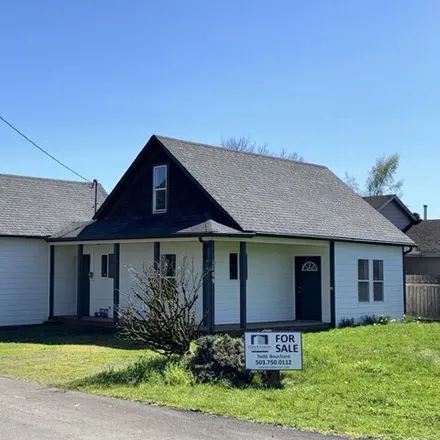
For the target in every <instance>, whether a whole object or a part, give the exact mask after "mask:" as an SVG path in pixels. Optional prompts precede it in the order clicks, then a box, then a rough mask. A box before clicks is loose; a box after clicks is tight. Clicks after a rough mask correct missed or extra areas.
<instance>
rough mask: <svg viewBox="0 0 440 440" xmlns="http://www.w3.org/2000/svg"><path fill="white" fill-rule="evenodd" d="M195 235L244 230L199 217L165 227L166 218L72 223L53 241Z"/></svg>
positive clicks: (235, 232) (55, 235)
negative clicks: (163, 219)
mask: <svg viewBox="0 0 440 440" xmlns="http://www.w3.org/2000/svg"><path fill="white" fill-rule="evenodd" d="M192 234H232V235H237V234H241V231H237V230H236V229H233V228H229V227H228V226H225V225H222V224H220V223H218V222H216V221H214V220H206V219H204V218H203V216H202V215H196V216H194V217H192V218H185V219H182V220H177V221H175V222H174V223H172V224H170V223H167V224H166V225H165V226H164V224H163V221H162V219H160V218H157V217H153V218H152V219H146V218H133V219H119V220H109V219H105V220H99V221H88V222H72V223H70V224H69V225H67V226H66V227H65V228H63V229H62V230H60V231H58V232H57V233H56V234H54V235H52V236H51V237H50V239H52V240H68V239H73V238H74V239H84V240H103V239H105V240H109V239H114V240H117V239H135V238H150V237H163V236H164V235H165V236H173V235H175V236H180V235H192Z"/></svg>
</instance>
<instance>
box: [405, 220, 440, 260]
mask: <svg viewBox="0 0 440 440" xmlns="http://www.w3.org/2000/svg"><path fill="white" fill-rule="evenodd" d="M407 234H408V235H409V237H410V238H412V239H413V240H414V241H415V242H416V244H417V248H416V249H414V250H413V251H412V252H411V255H419V256H430V255H440V220H422V221H421V222H420V223H418V224H416V225H414V226H412V227H411V229H410V230H409V231H407Z"/></svg>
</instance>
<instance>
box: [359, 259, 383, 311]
mask: <svg viewBox="0 0 440 440" xmlns="http://www.w3.org/2000/svg"><path fill="white" fill-rule="evenodd" d="M371 269H372V270H371ZM371 274H372V275H373V276H371ZM370 292H373V301H383V300H384V277H383V260H362V259H361V260H358V300H359V302H370Z"/></svg>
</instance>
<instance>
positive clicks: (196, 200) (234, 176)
mask: <svg viewBox="0 0 440 440" xmlns="http://www.w3.org/2000/svg"><path fill="white" fill-rule="evenodd" d="M48 241H49V243H50V256H51V259H50V261H51V265H50V276H49V279H50V288H49V291H50V298H49V303H50V317H56V316H65V315H72V316H73V315H74V316H79V317H88V316H95V315H96V316H101V317H102V316H106V315H108V316H110V317H111V318H113V319H115V320H116V319H117V309H118V307H124V306H125V305H126V304H127V301H128V298H129V294H130V291H131V289H132V287H133V281H132V279H131V277H130V275H129V272H128V269H127V267H129V266H131V267H134V268H135V269H138V270H140V269H141V268H142V267H143V266H144V265H152V264H156V265H157V267H159V268H160V267H161V266H162V265H163V264H164V263H167V265H168V266H172V267H173V268H174V267H178V266H179V263H180V262H181V261H182V259H183V257H184V256H185V255H189V256H191V257H192V258H193V259H194V261H195V265H196V266H195V267H196V268H198V270H199V271H200V273H201V272H202V271H203V269H204V268H205V269H206V268H214V270H213V271H211V272H210V273H209V277H207V279H206V282H205V283H204V285H203V292H202V295H201V297H200V298H199V301H198V303H197V316H198V317H199V318H202V317H204V318H205V328H206V329H207V330H208V331H211V332H212V331H216V330H221V329H225V330H227V329H239V328H241V329H244V328H267V327H268V326H270V327H276V326H282V325H283V326H286V325H287V324H289V323H290V324H292V323H294V322H300V323H301V322H302V323H305V322H315V323H316V322H317V323H329V324H331V325H336V324H337V323H338V322H339V321H340V320H341V319H342V318H344V317H348V318H351V317H353V318H356V319H358V318H360V317H361V316H363V315H371V314H384V315H391V316H393V317H395V318H402V316H403V313H404V283H403V249H404V247H405V246H412V245H414V243H413V241H412V240H411V239H410V238H408V237H407V236H406V235H405V234H403V233H402V232H401V231H400V230H399V229H397V228H396V227H395V226H394V225H393V224H391V223H390V222H389V221H388V220H386V219H385V218H384V217H383V216H382V215H381V214H379V213H378V212H377V211H376V210H375V209H373V208H372V207H371V206H370V205H369V204H368V203H366V202H365V201H364V200H363V199H362V198H361V197H360V196H359V195H357V194H356V193H354V192H353V191H352V190H351V189H349V188H348V187H347V186H346V185H345V184H344V183H343V182H342V181H341V180H340V179H339V178H337V177H336V176H335V175H334V174H333V173H332V172H331V171H330V170H328V169H327V168H326V167H324V166H319V165H312V164H307V163H302V162H294V161H290V160H284V159H279V158H274V157H267V156H262V155H258V154H249V153H243V152H237V151H230V150H227V149H223V148H218V147H212V146H207V145H201V144H197V143H193V142H185V141H180V140H177V139H171V138H166V137H160V136H152V137H151V138H150V140H149V141H148V143H147V144H146V146H145V147H144V149H143V150H142V151H141V152H140V154H139V155H138V157H137V158H136V160H135V161H134V162H133V164H132V165H131V166H130V168H129V169H128V170H127V172H126V173H125V174H124V176H123V177H122V178H121V180H120V181H119V183H118V184H117V185H116V187H115V188H114V190H113V191H112V192H111V194H110V195H109V196H108V198H107V199H106V201H105V202H104V203H103V205H102V206H101V208H100V209H99V210H98V212H97V213H96V215H95V216H94V219H93V221H89V222H83V223H78V222H72V224H71V225H70V226H67V227H65V228H62V230H60V231H59V232H58V233H56V234H53V235H52V236H51V237H50V238H48ZM75 256H76V259H75ZM75 279H76V280H77V282H76V284H75V283H74V282H73V280H75Z"/></svg>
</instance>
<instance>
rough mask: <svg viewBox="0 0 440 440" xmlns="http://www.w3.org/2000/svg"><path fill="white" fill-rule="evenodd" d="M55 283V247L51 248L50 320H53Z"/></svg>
mask: <svg viewBox="0 0 440 440" xmlns="http://www.w3.org/2000/svg"><path fill="white" fill-rule="evenodd" d="M54 281H55V246H54V245H50V246H49V318H53V310H54V293H55V292H54Z"/></svg>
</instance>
